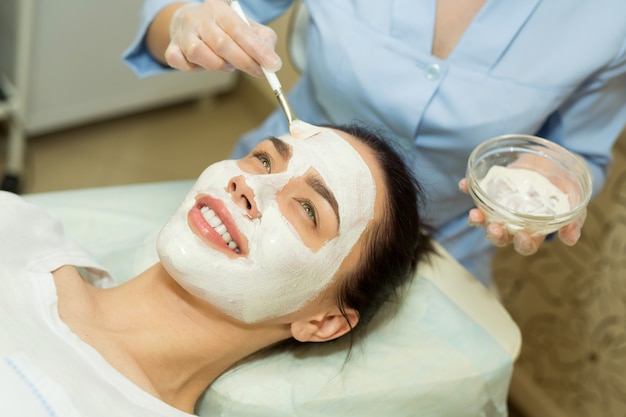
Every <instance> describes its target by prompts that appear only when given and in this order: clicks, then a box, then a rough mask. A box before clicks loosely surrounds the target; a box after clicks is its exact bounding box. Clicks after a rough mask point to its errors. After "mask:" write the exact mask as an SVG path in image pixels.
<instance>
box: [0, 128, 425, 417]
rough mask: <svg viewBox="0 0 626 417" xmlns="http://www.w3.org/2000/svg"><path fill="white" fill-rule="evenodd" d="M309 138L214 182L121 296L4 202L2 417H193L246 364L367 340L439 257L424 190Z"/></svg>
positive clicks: (211, 178) (0, 197) (80, 256)
mask: <svg viewBox="0 0 626 417" xmlns="http://www.w3.org/2000/svg"><path fill="white" fill-rule="evenodd" d="M301 127H302V129H300V131H299V133H297V134H296V135H297V137H294V136H291V135H284V136H281V137H279V138H269V139H267V140H265V141H264V142H262V143H260V144H259V145H258V146H257V147H256V148H255V149H254V151H253V152H252V153H251V154H249V155H248V156H246V157H245V158H243V159H241V160H238V161H222V162H218V163H216V164H213V165H211V166H209V167H208V168H207V169H206V170H205V171H204V172H203V173H202V174H201V176H200V177H199V178H198V180H197V182H196V183H195V185H194V186H193V188H192V189H191V191H190V192H189V194H188V195H187V197H186V199H185V201H183V203H182V204H181V206H180V208H179V209H178V210H177V211H176V212H175V213H174V215H173V216H172V217H171V219H170V220H169V221H168V222H167V224H166V225H165V226H164V227H163V229H162V230H161V232H160V233H159V236H158V239H157V252H158V254H159V259H160V261H159V262H158V263H156V264H155V265H154V266H152V267H150V268H149V269H147V270H146V271H145V272H143V273H141V274H140V275H138V276H136V277H135V278H133V279H131V280H130V281H128V282H126V283H124V284H122V285H119V286H116V285H115V282H114V281H113V279H112V278H111V277H110V276H109V275H108V274H107V272H106V271H104V270H103V269H102V268H101V267H100V266H99V265H98V264H97V263H96V262H95V261H94V260H92V259H91V258H90V257H89V256H88V255H87V254H86V253H85V252H83V251H82V250H81V249H80V248H79V247H77V246H76V244H74V243H73V242H72V241H70V240H69V239H68V238H67V237H65V236H64V235H63V233H62V229H61V226H60V225H59V224H58V223H57V222H55V221H54V220H53V219H51V218H49V217H48V216H47V215H46V214H45V213H43V212H42V211H41V210H40V209H38V208H37V207H35V206H33V205H30V204H28V203H26V202H24V201H23V200H22V199H21V198H20V197H18V196H16V195H13V194H9V193H6V192H2V193H0V248H1V251H0V286H1V289H0V357H1V362H0V415H2V416H9V415H23V416H63V417H72V416H100V415H101V416H116V417H119V416H131V415H133V416H146V415H150V416H188V415H190V414H191V413H193V412H194V407H195V405H196V402H197V401H198V399H199V397H200V396H201V395H202V393H203V392H204V391H205V390H206V389H207V387H208V386H209V385H210V384H211V383H212V382H213V381H214V380H215V379H216V378H218V377H219V376H220V374H222V373H223V372H224V371H226V370H227V369H229V368H230V367H231V366H233V365H234V364H236V363H237V362H239V361H241V360H242V359H244V358H246V357H248V356H249V355H251V354H253V353H255V352H258V351H259V350H262V349H265V348H268V347H270V346H274V345H276V344H278V343H281V342H284V341H288V340H295V341H297V342H326V341H330V340H333V339H337V338H339V337H341V336H342V335H344V334H346V333H348V332H350V331H351V330H352V329H355V328H357V326H359V328H360V327H363V326H364V325H365V324H366V323H367V322H368V321H369V320H370V319H371V317H372V316H373V314H374V313H375V312H376V310H377V309H378V308H379V307H380V305H381V304H382V303H383V302H384V301H385V300H386V299H388V298H389V297H390V296H391V295H393V294H394V291H395V290H396V289H398V288H399V287H400V286H401V285H402V284H403V283H405V282H406V281H407V280H409V279H410V278H411V277H412V276H413V273H414V269H415V267H416V265H417V263H418V261H419V260H420V259H422V258H423V257H424V256H426V255H427V254H428V253H429V252H431V250H432V247H431V241H430V239H429V237H428V235H427V234H426V233H425V232H424V230H426V226H425V225H424V224H423V223H422V219H421V218H420V214H419V208H420V207H419V204H420V202H421V199H422V196H421V195H420V189H419V187H418V185H417V184H416V183H415V180H414V179H413V177H412V176H411V174H409V171H408V170H407V169H406V167H405V166H404V165H403V163H402V162H401V159H400V158H399V157H398V156H397V155H396V154H395V153H394V152H393V151H392V150H391V149H390V148H389V146H388V145H385V142H384V140H381V139H380V138H379V137H377V136H376V134H374V133H373V132H371V131H369V130H367V129H366V128H363V127H359V126H357V125H351V126H344V127H334V128H327V127H324V128H321V127H313V126H310V125H303V126H301ZM146 209H147V210H149V209H150V208H149V207H148V208H146ZM381 277H384V279H381Z"/></svg>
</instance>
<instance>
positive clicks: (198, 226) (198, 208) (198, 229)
mask: <svg viewBox="0 0 626 417" xmlns="http://www.w3.org/2000/svg"><path fill="white" fill-rule="evenodd" d="M203 207H207V208H209V209H211V210H213V211H214V212H215V214H216V215H217V217H219V218H220V220H221V222H222V224H223V225H224V226H225V227H226V230H227V232H228V233H229V234H230V236H231V238H232V240H233V242H234V243H236V245H237V250H238V252H235V250H233V249H232V248H231V247H229V246H228V244H227V243H226V242H225V241H224V239H223V238H222V235H221V234H220V233H218V232H217V231H216V230H215V229H214V228H213V227H212V226H211V225H210V224H209V223H208V222H207V220H206V219H205V217H204V215H203V214H202V209H203ZM187 222H188V224H189V226H190V228H191V230H192V231H193V232H194V233H195V234H196V235H197V236H198V237H199V238H200V239H202V240H203V241H204V242H206V243H208V244H210V245H211V246H215V247H217V248H219V249H221V250H223V251H224V252H225V253H227V254H228V255H229V256H232V257H238V256H243V255H245V254H247V249H248V248H247V244H246V243H247V242H246V241H245V239H243V238H242V236H241V233H240V232H239V228H238V227H237V225H236V223H235V221H234V219H233V218H232V215H231V214H230V212H229V211H228V210H227V209H226V206H225V205H224V203H223V202H222V201H221V200H218V199H215V198H213V197H211V196H208V195H199V196H197V197H196V204H195V205H194V206H193V207H192V208H191V210H189V213H188V214H187Z"/></svg>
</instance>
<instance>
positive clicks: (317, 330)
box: [291, 308, 359, 342]
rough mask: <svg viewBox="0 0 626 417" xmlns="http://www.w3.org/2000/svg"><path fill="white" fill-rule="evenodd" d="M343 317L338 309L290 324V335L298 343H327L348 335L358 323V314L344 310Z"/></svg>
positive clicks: (350, 309) (349, 309)
mask: <svg viewBox="0 0 626 417" xmlns="http://www.w3.org/2000/svg"><path fill="white" fill-rule="evenodd" d="M345 313H346V314H345V317H344V316H343V314H341V312H340V311H339V309H338V308H335V309H334V310H333V311H331V312H325V313H319V314H317V315H315V316H313V317H309V318H308V319H302V320H299V321H294V322H293V323H291V335H292V336H293V338H294V339H296V340H297V341H299V342H327V341H329V340H333V339H336V338H338V337H341V336H343V335H344V334H346V333H348V332H349V331H350V330H351V329H352V328H354V327H355V326H356V325H357V323H358V322H359V313H357V311H356V310H355V309H353V308H346V310H345ZM346 318H347V319H346Z"/></svg>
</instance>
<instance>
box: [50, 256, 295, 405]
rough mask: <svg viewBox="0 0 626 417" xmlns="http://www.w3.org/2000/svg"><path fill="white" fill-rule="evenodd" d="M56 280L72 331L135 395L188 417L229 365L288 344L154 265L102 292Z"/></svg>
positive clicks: (283, 332)
mask: <svg viewBox="0 0 626 417" xmlns="http://www.w3.org/2000/svg"><path fill="white" fill-rule="evenodd" d="M67 268H71V269H69V270H68V269H67ZM74 273H75V275H74ZM54 275H55V281H56V284H57V291H58V294H59V314H60V315H61V318H62V320H63V321H64V322H65V323H66V324H67V325H68V326H69V327H70V328H71V329H72V331H73V332H74V333H76V334H77V335H78V336H79V337H81V338H82V339H83V340H84V341H85V342H86V343H88V344H90V345H92V346H93V347H94V348H95V349H96V350H98V351H99V352H100V354H102V356H103V357H104V358H106V359H107V361H108V362H109V363H110V364H111V365H112V366H113V367H114V368H116V369H117V370H118V371H120V372H121V373H122V374H124V375H125V376H126V377H128V378H129V379H130V380H131V381H133V382H134V383H135V384H137V385H138V386H139V387H141V388H143V389H144V390H145V391H147V392H149V393H151V394H153V395H155V396H156V397H158V398H160V399H161V400H163V401H165V402H167V403H168V404H170V405H172V406H174V407H176V408H179V409H181V410H183V411H187V412H190V413H191V412H193V408H194V405H195V403H196V401H197V399H198V398H199V396H200V395H201V394H202V392H204V390H205V389H206V388H207V386H208V385H210V384H211V383H212V382H213V381H214V380H215V379H216V378H217V377H218V376H219V375H221V374H222V373H223V372H224V371H226V370H227V369H228V368H230V367H231V366H232V365H233V364H235V363H236V362H238V361H240V360H241V359H243V358H245V357H247V356H248V355H250V354H252V353H254V352H256V351H258V350H260V349H262V348H264V347H266V346H269V345H271V344H273V343H275V342H278V341H280V340H282V339H284V338H287V337H289V330H288V328H285V327H281V326H246V325H242V324H241V323H238V322H236V321H234V320H232V319H229V318H228V317H226V316H224V315H223V314H221V313H220V312H219V311H217V310H215V309H213V308H212V307H211V306H210V305H208V304H207V303H205V302H203V301H202V300H200V299H198V298H196V297H194V296H192V295H191V294H189V293H188V292H186V291H185V290H184V289H183V288H182V287H180V286H179V285H178V284H177V283H176V282H175V281H174V280H173V279H172V278H171V277H170V276H169V274H168V273H167V272H166V271H165V269H164V268H163V266H162V265H161V264H159V263H157V264H156V265H154V266H153V267H151V268H149V269H148V270H146V271H145V272H144V273H142V274H141V275H139V276H138V277H136V278H134V279H132V280H130V281H129V282H127V283H125V284H123V285H121V286H119V287H115V288H111V289H107V290H101V289H97V288H94V287H91V286H90V285H89V284H87V283H86V282H84V281H83V280H82V279H81V278H80V276H78V273H77V272H76V270H75V269H74V268H72V267H63V268H61V269H59V270H57V271H55V273H54Z"/></svg>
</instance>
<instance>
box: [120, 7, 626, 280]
mask: <svg viewBox="0 0 626 417" xmlns="http://www.w3.org/2000/svg"><path fill="white" fill-rule="evenodd" d="M172 2H173V0H145V1H144V8H143V12H142V23H141V26H140V30H139V34H138V36H137V39H136V40H135V42H134V44H133V45H132V46H131V47H130V48H129V50H128V51H127V52H126V54H125V56H124V59H125V61H126V62H127V63H128V64H129V65H130V66H131V67H132V68H133V69H134V70H135V71H136V73H137V74H138V75H140V76H147V75H151V74H155V73H158V72H162V71H166V70H168V69H167V67H164V66H162V65H160V64H159V63H157V62H156V61H154V60H153V59H152V58H151V57H150V55H149V53H148V51H147V50H146V48H145V45H144V43H143V37H144V34H145V31H146V29H147V26H148V24H149V23H150V22H151V21H152V19H153V18H154V16H155V15H156V13H157V12H158V11H159V10H160V9H161V8H162V7H164V6H165V5H166V4H169V3H172ZM241 3H242V7H243V8H244V9H245V11H246V13H247V14H248V16H249V17H250V18H251V19H254V20H257V21H260V22H267V21H269V20H271V19H273V18H275V17H276V16H278V15H280V14H281V13H283V12H284V11H285V10H286V9H287V8H288V7H289V6H290V4H291V3H292V1H291V0H265V1H263V0H254V1H247V2H246V0H241ZM304 3H305V4H306V8H307V10H308V11H309V14H310V17H311V24H310V27H309V29H308V38H307V39H308V40H307V42H308V48H307V63H308V65H307V69H306V71H305V72H304V74H303V75H302V77H301V78H300V80H299V81H298V82H297V84H296V85H295V87H294V88H293V90H292V91H291V92H290V94H289V102H290V104H291V105H292V107H293V109H294V111H295V113H296V114H297V115H298V117H299V118H301V119H302V120H305V121H307V122H309V123H313V124H320V123H335V124H337V123H348V122H350V121H353V120H363V121H366V122H368V123H370V124H374V125H379V126H381V127H384V128H385V129H387V130H389V131H390V132H391V135H392V137H393V139H394V141H395V143H396V144H397V145H398V146H399V148H401V149H402V150H403V152H404V154H405V156H406V158H407V159H409V161H410V163H411V165H412V167H413V169H414V172H415V174H416V175H417V177H418V179H419V180H420V181H421V183H422V184H423V186H424V187H425V189H426V191H427V195H428V198H429V205H430V209H429V211H430V215H431V219H432V223H433V224H434V226H436V227H437V232H436V236H435V237H436V238H437V240H438V241H439V242H441V243H442V244H443V246H444V247H445V248H446V249H447V250H448V251H449V252H450V253H451V254H452V255H453V256H454V257H455V258H456V259H458V260H459V261H460V262H461V263H462V264H463V265H464V266H465V267H466V268H468V269H469V270H470V271H471V272H472V273H473V274H474V275H475V276H476V277H478V278H479V279H481V280H482V281H483V282H484V283H488V282H489V279H490V268H491V258H492V254H493V250H494V248H493V247H492V245H491V244H490V243H489V242H488V241H487V239H486V238H485V231H484V230H483V229H482V228H470V227H469V226H468V225H467V213H468V211H469V210H470V209H471V208H472V207H474V205H473V203H472V200H471V198H470V197H469V196H468V195H466V194H463V193H461V192H460V191H459V190H458V188H457V184H458V181H459V180H460V179H461V178H463V177H464V176H465V167H466V163H467V158H468V156H469V154H470V152H471V151H472V149H473V148H474V147H475V146H476V145H478V144H479V143H480V142H482V141H484V140H486V139H489V138H492V137H494V136H498V135H502V134H508V133H525V134H534V135H539V136H542V137H545V138H548V139H550V140H553V141H554V142H557V143H559V144H560V145H562V146H564V147H566V148H568V149H569V150H571V151H573V152H576V153H578V154H580V155H582V156H583V157H584V158H585V159H586V161H587V163H588V164H589V166H590V168H591V171H592V175H593V185H594V190H595V191H596V192H597V191H598V190H599V189H600V188H601V186H602V184H603V182H604V180H605V176H606V168H607V165H608V163H609V162H610V159H611V148H612V146H613V143H614V142H615V140H616V138H617V137H618V136H619V133H620V132H621V131H622V130H623V128H624V126H625V124H626V7H624V4H623V0H598V1H593V2H590V1H586V0H519V1H496V0H487V2H486V3H485V5H484V6H483V7H482V9H481V10H480V11H479V13H478V14H477V16H476V17H475V18H474V20H473V21H472V23H471V24H470V26H469V27H468V28H467V30H466V32H465V33H464V35H463V37H462V38H461V39H460V41H459V43H458V44H457V45H456V47H455V49H454V50H453V51H452V53H451V54H450V55H449V57H448V58H447V59H445V60H441V59H439V58H437V57H435V56H433V55H432V54H431V46H432V40H433V32H434V17H435V8H436V0H425V1H419V2H418V1H415V0H389V1H369V0H333V1H314V0H308V1H307V0H305V1H304ZM284 131H287V125H286V121H285V117H284V115H283V114H282V113H281V112H280V110H277V111H276V112H274V113H273V114H272V115H271V116H269V118H268V119H267V120H266V121H265V122H264V123H263V124H262V125H261V126H260V127H258V128H257V129H255V130H254V131H252V132H249V133H247V134H246V135H244V137H243V138H241V140H240V142H239V143H238V146H237V148H236V150H235V154H234V156H235V157H240V156H242V155H245V154H246V153H247V152H248V151H249V150H250V149H251V148H252V147H253V146H254V145H255V144H256V143H257V142H258V141H260V140H262V139H263V138H264V137H266V136H267V135H275V134H276V133H277V132H278V133H280V132H284Z"/></svg>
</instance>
